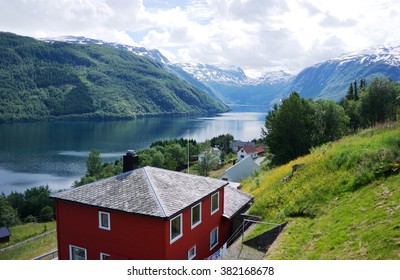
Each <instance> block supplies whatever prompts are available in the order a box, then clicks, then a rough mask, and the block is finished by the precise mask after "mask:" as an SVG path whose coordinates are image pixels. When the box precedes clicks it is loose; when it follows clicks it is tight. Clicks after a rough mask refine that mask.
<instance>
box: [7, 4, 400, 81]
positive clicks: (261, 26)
mask: <svg viewBox="0 0 400 280" xmlns="http://www.w3.org/2000/svg"><path fill="white" fill-rule="evenodd" d="M398 26H400V1H398V0H379V1H378V0H188V1H182V0H181V1H178V0H173V1H165V0H52V1H46V0H0V30H1V31H8V32H14V33H17V34H21V35H27V36H32V37H56V36H64V35H76V36H86V37H90V38H97V39H102V40H105V41H112V42H119V43H124V44H130V45H137V46H144V47H147V48H156V49H159V50H160V51H161V52H162V53H163V54H164V55H165V56H167V57H168V58H169V59H170V60H174V61H196V62H203V63H210V64H214V63H218V64H221V63H222V64H229V65H235V66H239V67H241V68H242V69H243V70H245V72H246V73H247V74H249V75H251V76H258V75H261V74H262V73H265V72H267V71H274V70H284V71H286V72H290V73H292V74H295V73H297V72H299V71H300V70H302V69H303V68H304V67H307V66H310V65H313V64H315V63H318V62H320V61H323V60H326V59H329V58H333V57H335V56H339V55H341V54H343V53H347V52H352V51H355V50H358V49H365V48H368V47H371V46H375V45H384V44H389V43H393V42H400V32H397V27H398Z"/></svg>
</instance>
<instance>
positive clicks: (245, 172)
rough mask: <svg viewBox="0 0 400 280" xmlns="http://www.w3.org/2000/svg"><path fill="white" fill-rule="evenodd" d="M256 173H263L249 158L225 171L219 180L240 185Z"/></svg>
mask: <svg viewBox="0 0 400 280" xmlns="http://www.w3.org/2000/svg"><path fill="white" fill-rule="evenodd" d="M254 172H261V168H260V166H259V165H258V164H257V163H255V161H254V160H253V159H252V158H251V157H250V156H247V157H245V158H244V159H243V160H241V161H239V162H238V163H236V164H235V165H233V166H231V167H230V168H228V169H227V170H225V172H224V173H223V174H222V175H221V176H220V177H219V179H221V180H224V181H229V182H237V183H240V181H242V180H244V179H246V178H248V177H251V176H252V175H253V174H254Z"/></svg>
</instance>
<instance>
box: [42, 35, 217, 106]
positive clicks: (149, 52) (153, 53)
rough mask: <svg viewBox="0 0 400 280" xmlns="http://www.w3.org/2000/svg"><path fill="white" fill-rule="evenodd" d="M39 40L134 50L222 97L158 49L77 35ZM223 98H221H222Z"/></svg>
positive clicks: (211, 94) (167, 69) (208, 91)
mask: <svg viewBox="0 0 400 280" xmlns="http://www.w3.org/2000/svg"><path fill="white" fill-rule="evenodd" d="M39 40H41V41H44V42H48V43H57V42H65V43H71V44H94V45H102V46H109V47H114V48H117V49H121V50H125V51H129V52H132V53H134V54H136V55H139V56H144V57H148V58H150V59H152V60H155V61H157V62H159V63H160V64H162V65H163V66H164V69H165V70H166V71H169V72H170V73H173V74H174V75H177V76H178V77H180V78H182V79H183V80H185V81H186V82H188V83H189V84H192V85H194V86H195V87H197V88H198V89H201V90H203V91H205V92H207V93H208V94H209V95H210V96H211V97H213V98H216V99H220V97H218V96H217V95H216V94H215V92H214V91H213V90H212V89H210V88H209V87H208V86H206V85H205V84H204V83H202V82H201V80H200V79H197V77H195V76H193V75H191V74H190V72H187V71H185V70H184V69H183V68H181V67H180V66H179V64H174V63H171V62H170V61H169V60H168V59H167V58H166V57H165V56H164V55H162V54H161V52H160V51H159V50H156V49H146V48H143V47H135V46H130V45H124V44H119V43H112V42H105V41H102V40H98V39H91V38H86V37H77V36H61V37H54V38H51V37H47V38H39ZM220 100H221V99H220Z"/></svg>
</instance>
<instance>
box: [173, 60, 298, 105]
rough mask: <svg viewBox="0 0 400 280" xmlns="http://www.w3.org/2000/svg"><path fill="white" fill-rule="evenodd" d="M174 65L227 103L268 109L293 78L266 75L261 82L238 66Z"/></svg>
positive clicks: (283, 73) (290, 76)
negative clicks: (262, 106)
mask: <svg viewBox="0 0 400 280" xmlns="http://www.w3.org/2000/svg"><path fill="white" fill-rule="evenodd" d="M174 65H175V66H176V67H179V68H181V69H182V70H183V71H185V72H186V73H188V74H189V75H190V76H191V77H193V78H195V79H197V80H199V81H200V82H202V83H203V84H205V85H206V86H207V87H209V88H210V89H211V90H212V91H213V92H214V93H215V94H216V96H217V97H219V98H220V99H221V100H222V101H223V102H225V103H227V104H241V105H268V106H269V105H270V104H271V103H273V102H278V101H279V99H280V96H281V95H282V90H283V89H284V88H285V87H286V86H287V84H288V83H289V82H290V81H291V80H292V79H293V76H292V75H290V74H288V73H285V72H283V71H276V72H270V73H266V74H265V75H263V76H262V77H260V78H259V79H252V78H249V77H248V76H246V74H245V73H244V71H243V70H242V69H241V68H239V67H235V66H229V65H210V64H203V63H176V64H174Z"/></svg>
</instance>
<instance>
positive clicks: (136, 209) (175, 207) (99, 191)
mask: <svg viewBox="0 0 400 280" xmlns="http://www.w3.org/2000/svg"><path fill="white" fill-rule="evenodd" d="M226 184H227V182H225V181H221V180H217V179H211V178H207V177H201V176H194V175H189V174H185V173H181V172H174V171H169V170H164V169H159V168H154V167H144V168H140V169H136V170H134V171H130V172H126V173H124V174H121V175H117V176H114V177H111V178H108V179H105V180H102V181H98V182H95V183H92V184H88V185H84V186H81V187H77V188H74V189H71V190H67V191H64V192H61V193H56V194H53V195H52V197H53V198H56V199H62V200H67V201H73V202H78V203H83V204H88V205H93V206H97V207H104V208H109V209H114V210H119V211H124V212H129V213H137V214H143V215H150V216H156V217H162V218H165V217H171V216H173V215H174V214H176V213H178V212H180V211H181V210H183V209H185V208H186V207H188V206H190V205H192V204H193V203H195V202H197V201H199V200H201V199H203V198H204V197H206V196H208V195H209V194H211V193H213V192H215V191H217V190H219V189H220V188H222V187H224V186H225V185H226ZM228 208H229V209H231V208H232V207H228ZM229 211H230V212H231V210H229Z"/></svg>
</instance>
